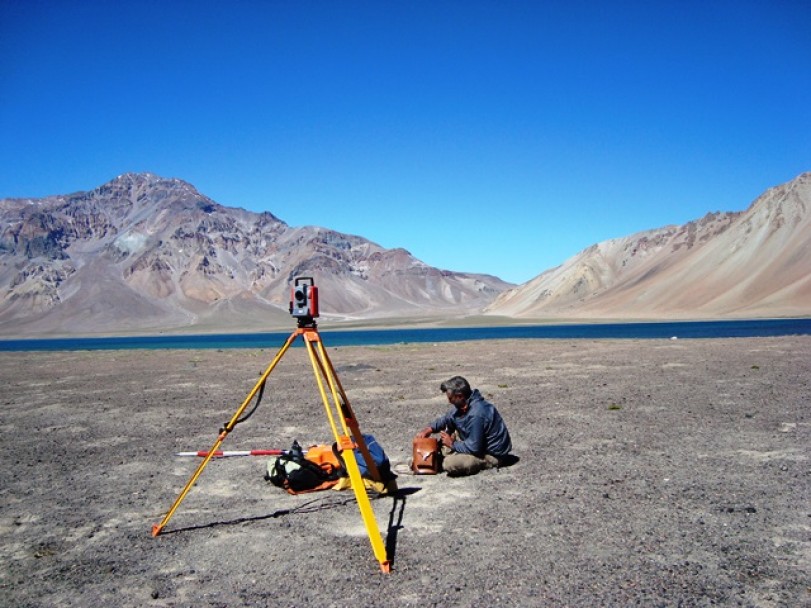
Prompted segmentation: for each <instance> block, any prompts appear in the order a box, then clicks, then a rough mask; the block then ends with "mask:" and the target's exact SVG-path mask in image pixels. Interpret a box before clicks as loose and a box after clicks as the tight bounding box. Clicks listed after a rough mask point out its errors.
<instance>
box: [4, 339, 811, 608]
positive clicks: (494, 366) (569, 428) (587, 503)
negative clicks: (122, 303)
mask: <svg viewBox="0 0 811 608" xmlns="http://www.w3.org/2000/svg"><path fill="white" fill-rule="evenodd" d="M279 346H280V345H277V344H269V345H268V347H267V349H261V350H240V349H235V350H195V351H190V350H132V351H102V352H87V351H85V352H81V351H80V352H50V353H3V354H0V404H1V405H2V407H1V408H0V412H2V423H1V424H2V438H3V441H2V444H0V505H1V506H2V509H0V538H1V539H2V542H1V543H0V547H1V548H0V556H2V559H1V560H0V564H2V565H0V604H2V605H3V606H14V607H35V606H36V607H39V606H42V607H45V606H82V607H86V606H120V607H136V606H137V607H142V606H155V607H161V606H166V607H168V606H173V607H174V606H176V607H181V606H194V607H215V606H217V607H219V606H223V607H225V606H229V607H233V606H309V605H319V606H629V605H640V606H752V607H777V606H781V607H782V606H786V607H795V606H808V605H811V467H809V452H811V416H810V415H809V405H808V404H809V393H810V391H809V376H810V375H811V374H809V371H811V370H809V361H811V337H807V336H806V337H783V338H763V339H750V338H747V339H718V340H641V341H640V340H606V341H588V340H560V341H558V340H532V341H497V340H494V341H483V342H466V343H443V344H420V345H410V344H401V345H395V346H387V347H346V348H344V347H341V348H329V355H330V357H331V359H332V361H333V363H334V365H335V367H336V369H337V371H338V373H339V376H340V378H341V381H342V383H343V385H344V387H345V388H346V390H347V393H348V395H349V397H350V400H351V403H352V407H353V409H354V411H355V413H356V415H357V417H358V419H359V421H360V425H361V428H362V429H363V430H364V432H367V433H371V434H373V435H375V437H377V438H378V440H379V441H380V442H381V443H382V445H383V446H384V448H385V449H386V451H387V452H388V454H389V456H390V458H391V460H392V461H393V462H394V463H396V464H398V463H399V464H402V463H405V462H406V461H407V460H408V458H409V456H410V451H411V438H412V436H413V434H414V433H415V432H416V430H417V429H419V428H420V427H421V426H423V425H424V424H425V423H426V422H427V421H429V420H430V419H432V418H433V417H434V416H436V415H438V414H439V413H440V412H441V411H443V410H444V409H445V408H446V407H447V402H446V401H445V399H444V397H443V396H442V395H441V394H440V393H439V389H438V387H439V383H440V382H441V381H442V380H444V379H446V378H448V377H450V376H452V375H456V374H461V375H464V376H466V377H467V378H468V379H469V380H470V381H471V383H472V384H473V385H474V386H476V387H478V388H479V389H480V390H481V391H482V392H483V393H484V394H485V395H486V396H487V397H488V398H490V399H491V400H492V401H493V402H494V403H495V404H496V405H497V406H498V408H499V410H500V411H501V413H502V415H503V416H504V418H505V420H506V422H507V424H508V425H509V427H510V430H511V433H512V438H513V444H514V448H515V454H516V455H517V456H518V458H519V460H518V462H517V463H516V464H514V465H513V466H511V467H508V468H503V469H500V470H493V471H487V472H483V473H481V474H479V475H477V476H474V477H470V478H460V479H449V478H447V477H446V476H444V475H439V476H419V477H415V476H411V475H401V476H400V477H399V478H398V483H399V488H400V491H399V493H398V494H397V495H396V496H393V497H384V498H377V499H375V500H373V501H372V504H373V507H374V511H375V514H376V517H377V521H378V525H379V527H380V530H381V535H382V537H383V539H384V541H385V543H386V546H387V548H388V552H389V557H390V559H391V561H392V571H391V572H390V573H388V574H385V573H382V572H381V570H380V568H379V565H378V563H377V561H376V560H375V558H374V556H373V554H372V550H371V547H370V544H369V540H368V538H367V535H366V530H365V528H364V526H363V523H362V520H361V517H360V514H359V512H358V508H357V505H356V504H355V500H354V496H353V495H352V493H351V492H335V491H332V490H328V491H325V492H321V493H317V494H309V495H303V496H290V495H287V494H285V493H284V492H282V491H281V490H279V489H278V488H275V487H273V486H271V485H269V484H268V483H267V482H265V481H264V479H263V473H264V470H265V466H266V461H267V459H266V458H260V457H245V458H223V459H217V460H213V461H212V462H211V463H210V464H209V466H208V467H207V468H206V469H205V471H204V472H203V474H202V475H201V476H200V478H199V480H198V482H197V484H196V485H195V487H193V488H192V490H191V492H190V493H189V495H188V496H187V497H186V499H185V501H184V502H183V503H182V504H181V505H180V507H179V509H178V511H177V512H176V513H175V514H174V516H173V518H172V519H171V521H170V522H169V524H168V525H167V527H166V529H165V530H164V532H163V533H162V534H161V535H160V536H158V537H157V538H153V537H152V536H151V528H152V525H153V524H155V523H157V522H158V521H160V520H161V518H162V517H163V515H164V514H165V513H166V511H167V510H168V508H169V507H170V505H171V504H172V502H173V501H174V499H175V498H176V496H177V495H178V493H179V492H180V490H181V489H182V487H183V485H184V484H185V483H186V480H187V479H188V478H189V476H190V475H191V473H192V472H193V470H194V468H195V466H196V465H197V463H198V462H199V461H198V460H197V459H196V458H184V457H177V456H175V453H176V452H178V451H186V450H204V449H207V448H208V447H209V446H210V445H211V444H212V443H213V442H214V440H215V438H216V436H217V433H218V431H219V428H220V427H221V426H222V424H223V423H224V422H225V421H227V420H228V419H229V418H230V417H231V415H232V414H233V413H234V411H235V410H236V409H237V407H238V406H239V404H240V403H241V402H242V400H243V399H244V397H245V396H246V394H247V393H248V391H249V390H250V388H251V387H252V386H253V385H254V383H255V382H256V380H257V378H258V377H259V375H260V374H261V373H262V371H263V370H264V369H265V368H266V366H267V364H268V363H269V362H270V360H271V359H272V358H273V355H274V354H275V353H276V350H277V349H278V347H279ZM294 439H297V440H298V441H299V442H301V443H302V444H304V445H308V444H312V443H325V442H328V441H331V437H330V430H329V426H328V424H327V422H326V417H325V415H324V413H323V406H322V405H321V402H320V398H319V396H318V392H317V389H316V386H315V382H314V380H313V376H312V371H311V369H310V364H309V362H308V361H307V357H306V354H305V351H304V350H303V349H301V348H296V349H291V350H290V351H289V352H288V353H287V355H286V356H285V357H284V358H283V360H282V362H281V363H280V365H279V366H278V368H277V369H276V370H275V371H274V372H273V373H272V374H271V376H270V379H269V383H268V388H267V390H266V391H265V396H264V400H263V401H262V403H261V405H260V406H259V408H258V410H257V411H256V413H254V415H253V416H252V417H251V418H250V419H249V420H247V421H246V422H244V423H243V424H240V425H239V426H237V427H236V429H235V430H234V432H233V433H231V435H230V436H229V437H228V439H227V441H226V442H225V444H224V445H223V448H224V449H230V450H236V449H261V448H286V447H288V446H289V445H290V444H291V443H292V441H293V440H294Z"/></svg>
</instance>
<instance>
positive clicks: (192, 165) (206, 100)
mask: <svg viewBox="0 0 811 608" xmlns="http://www.w3.org/2000/svg"><path fill="white" fill-rule="evenodd" d="M0 142H2V143H0V198H5V197H40V196H45V195H49V194H66V193H70V192H75V191H78V190H90V189H92V188H95V187H96V186H98V185H100V184H102V183H104V182H106V181H108V180H110V179H112V178H113V177H115V176H117V175H119V174H121V173H125V172H129V171H136V172H140V171H150V172H152V173H156V174H158V175H162V176H165V177H178V178H181V179H184V180H186V181H188V182H191V183H192V184H193V185H195V186H196V187H197V188H198V190H200V191H201V192H202V193H203V194H206V195H208V196H210V197H211V198H213V199H214V200H216V201H217V202H220V203H222V204H225V205H229V206H237V207H244V208H246V209H250V210H253V211H265V210H266V211H270V212H272V213H274V214H275V215H277V216H278V217H279V218H280V219H282V220H284V221H285V222H287V223H288V224H290V225H293V226H300V225H310V224H312V225H319V226H325V227H328V228H332V229H335V230H339V231H341V232H347V233H351V234H358V235H361V236H363V237H366V238H369V239H371V240H373V241H375V242H377V243H379V244H380V245H382V246H384V247H404V248H405V249H408V250H409V251H410V252H411V253H413V254H414V255H415V256H416V257H418V258H419V259H421V260H423V261H424V262H426V263H428V264H431V265H432V266H437V267H440V268H445V269H450V270H457V271H471V272H486V273H491V274H495V275H497V276H499V277H501V278H503V279H505V280H508V281H512V282H524V281H527V280H529V279H530V278H532V277H534V276H536V275H537V274H539V273H540V272H542V271H544V270H546V269H548V268H551V267H553V266H556V265H558V264H560V263H562V262H563V261H565V260H566V259H567V258H568V257H570V256H572V255H574V254H575V253H577V252H578V251H580V250H581V249H583V248H585V247H587V246H589V245H591V244H593V243H596V242H599V241H602V240H605V239H609V238H614V237H620V236H625V235H628V234H631V233H633V232H637V231H639V230H644V229H649V228H657V227H660V226H664V225H667V224H675V223H684V222H686V221H689V220H692V219H697V218H699V217H701V216H703V215H704V214H705V213H707V212H709V211H717V210H728V211H734V210H742V209H744V208H745V207H746V206H748V204H749V203H750V202H752V200H754V199H755V198H756V197H757V196H758V195H760V194H761V193H762V192H763V191H764V190H765V189H766V188H769V187H771V186H775V185H778V184H780V183H783V182H785V181H788V180H790V179H792V178H794V177H796V176H797V175H799V174H800V173H802V172H804V171H809V170H811V3H809V2H808V1H807V0H785V1H781V0H764V1H757V2H754V1H747V0H735V1H724V0H721V1H710V2H707V1H696V2H693V1H676V0H674V1H672V2H651V1H649V0H648V1H641V2H634V1H629V2H605V1H599V2H596V1H595V2H579V1H577V0H575V1H562V2H540V1H537V2H536V1H527V2H511V1H509V0H507V1H497V0H492V1H487V2H479V1H468V2H462V1H455V2H454V1H451V2H442V1H439V0H437V1H431V2H429V1H415V2H393V1H392V2H386V1H382V2H340V1H330V2H318V1H305V2H295V1H286V2H273V1H238V0H237V1H233V2H225V1H220V2H206V1H203V0H198V1H188V2H185V1H160V2H157V1H154V0H140V1H138V2H131V1H129V0H121V1H118V2H107V1H105V2H93V1H87V0H85V1H80V0H75V1H67V0H63V1H60V0H51V1H36V0H0Z"/></svg>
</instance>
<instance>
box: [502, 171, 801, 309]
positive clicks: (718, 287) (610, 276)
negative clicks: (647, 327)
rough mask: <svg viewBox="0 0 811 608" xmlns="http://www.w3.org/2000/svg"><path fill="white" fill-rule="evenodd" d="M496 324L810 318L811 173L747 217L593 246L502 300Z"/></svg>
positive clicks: (711, 219)
mask: <svg viewBox="0 0 811 608" xmlns="http://www.w3.org/2000/svg"><path fill="white" fill-rule="evenodd" d="M487 312H488V313H489V314H497V315H507V316H513V317H523V318H594V319H598V318H599V319H608V318H614V319H631V318H638V319H646V318H649V319H661V318H701V317H707V318H712V317H754V316H805V315H811V173H804V174H802V175H800V176H799V177H797V178H796V179H794V180H792V181H790V182H788V183H786V184H784V185H781V186H778V187H775V188H771V189H770V190H768V191H766V192H765V193H764V194H763V195H762V196H760V197H759V198H758V199H757V200H755V201H754V202H753V203H752V205H751V206H750V207H749V208H748V209H747V210H746V211H743V212H737V213H711V214H708V215H706V216H705V217H703V218H702V219H700V220H697V221H693V222H689V223H688V224H685V225H683V226H667V227H664V228H659V229H656V230H650V231H646V232H640V233H637V234H634V235H631V236H627V237H624V238H618V239H612V240H608V241H604V242H602V243H598V244H596V245H593V246H591V247H589V248H587V249H585V250H584V251H582V252H580V253H579V254H577V255H576V256H574V257H572V258H571V259H569V260H567V261H566V262H565V263H564V264H562V265H561V266H558V267H557V268H553V269H551V270H547V271H546V272H544V273H542V274H540V275H539V276H537V277H536V278H534V279H532V280H531V281H529V282H527V283H525V284H524V285H521V286H520V287H518V288H515V289H512V290H508V291H505V292H504V293H502V294H501V295H500V296H499V297H498V298H497V299H496V300H495V302H494V303H493V304H491V305H490V306H489V307H488V308H487Z"/></svg>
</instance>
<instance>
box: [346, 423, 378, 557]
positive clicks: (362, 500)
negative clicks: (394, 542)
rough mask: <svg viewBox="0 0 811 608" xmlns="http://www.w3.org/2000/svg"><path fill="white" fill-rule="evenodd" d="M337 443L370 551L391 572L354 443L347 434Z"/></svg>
mask: <svg viewBox="0 0 811 608" xmlns="http://www.w3.org/2000/svg"><path fill="white" fill-rule="evenodd" d="M338 445H339V446H341V453H342V454H343V458H344V465H345V466H346V470H347V472H348V473H349V479H350V481H351V482H352V490H353V491H354V492H355V499H356V500H357V501H358V508H359V509H360V516H361V517H362V518H363V524H364V525H365V526H366V534H367V535H368V536H369V542H370V543H371V544H372V552H373V553H374V554H375V558H376V559H377V561H378V562H379V563H380V569H381V570H382V571H383V572H391V562H390V561H389V558H388V555H386V546H385V545H384V544H383V539H382V537H381V536H380V529H379V528H378V527H377V519H376V518H375V513H374V511H373V510H372V503H371V502H370V501H369V495H368V494H367V493H366V485H365V484H364V483H363V477H361V475H360V469H359V468H358V463H357V461H356V460H355V452H354V451H353V447H354V444H353V443H352V440H351V439H350V438H349V437H348V436H346V435H344V436H343V437H341V441H339V442H338Z"/></svg>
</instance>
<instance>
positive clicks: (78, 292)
mask: <svg viewBox="0 0 811 608" xmlns="http://www.w3.org/2000/svg"><path fill="white" fill-rule="evenodd" d="M809 206H811V173H804V174H802V175H800V176H799V177H797V178H796V179H794V180H792V181H791V182H788V183H786V184H783V185H781V186H778V187H775V188H772V189H770V190H768V191H767V192H765V193H764V194H763V195H762V196H760V197H759V198H758V199H757V200H755V201H754V202H753V203H752V204H751V206H750V207H749V208H748V209H747V210H746V211H743V212H717V213H710V214H708V215H706V216H705V217H704V218H702V219H700V220H696V221H693V222H689V223H687V224H685V225H681V226H667V227H664V228H659V229H655V230H649V231H645V232H640V233H637V234H634V235H631V236H628V237H624V238H619V239H611V240H607V241H604V242H601V243H598V244H595V245H593V246H591V247H589V248H587V249H585V250H584V251H582V252H580V253H579V254H577V255H575V256H574V257H572V258H571V259H569V260H567V261H566V262H564V263H563V264H562V265H560V266H558V267H556V268H553V269H550V270H547V271H545V272H543V273H541V274H540V275H538V276H537V277H536V278H534V279H532V280H530V281H529V282H527V283H525V284H523V285H521V286H514V285H511V284H509V283H507V282H505V281H502V280H501V279H499V278H497V277H493V276H489V275H485V274H469V273H459V272H452V271H448V270H440V269H437V268H433V267H431V266H428V265H426V264H424V263H423V262H421V261H420V260H418V259H416V258H414V257H413V256H412V255H411V254H410V253H409V252H408V251H406V250H404V249H385V248H383V247H380V246H379V245H377V244H375V243H373V242H371V241H369V240H367V239H364V238H362V237H360V236H353V235H348V234H343V233H339V232H336V231H333V230H329V229H327V228H322V227H318V226H305V227H292V226H289V225H287V224H286V223H285V222H283V221H282V220H280V219H279V218H278V217H276V216H275V215H273V214H271V213H269V212H265V213H253V212H249V211H246V210H244V209H239V208H233V207H225V206H223V205H220V204H218V203H216V202H215V201H213V200H211V199H210V198H208V197H206V196H204V195H203V194H201V193H199V192H198V191H197V190H196V189H195V188H194V186H192V185H191V184H189V183H187V182H185V181H183V180H180V179H166V178H162V177H159V176H156V175H153V174H149V173H140V174H135V173H128V174H124V175H121V176H119V177H117V178H115V179H113V180H112V181H110V182H108V183H106V184H103V185H102V186H99V187H98V188H96V189H95V190H92V191H87V192H77V193H74V194H70V195H58V196H49V197H44V198H38V199H3V200H0V336H5V337H11V336H19V337H25V336H28V337H31V336H46V335H92V334H105V333H107V334H109V333H128V332H132V333H158V332H163V331H178V330H186V331H197V332H208V331H261V330H265V329H276V328H282V327H292V322H291V319H290V316H289V314H288V302H289V289H290V284H291V282H292V280H293V279H294V278H295V277H300V276H312V277H314V278H315V280H316V283H317V285H318V286H319V290H320V296H321V298H320V301H321V312H322V317H324V318H325V319H331V320H335V321H353V320H354V321H362V322H369V321H374V320H378V321H379V320H383V319H386V320H389V321H390V322H392V321H393V320H400V322H408V321H411V322H414V321H425V320H427V319H456V320H457V321H459V320H461V319H464V318H465V317H468V316H471V315H479V314H484V315H491V316H492V317H493V322H495V320H496V317H498V318H501V319H503V318H505V317H510V318H515V319H519V320H525V321H526V320H539V319H595V320H596V319H632V318H636V319H662V318H668V319H672V318H719V317H751V316H806V315H809V314H811V215H809V211H808V209H809Z"/></svg>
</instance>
